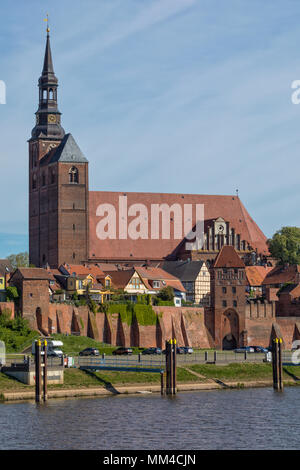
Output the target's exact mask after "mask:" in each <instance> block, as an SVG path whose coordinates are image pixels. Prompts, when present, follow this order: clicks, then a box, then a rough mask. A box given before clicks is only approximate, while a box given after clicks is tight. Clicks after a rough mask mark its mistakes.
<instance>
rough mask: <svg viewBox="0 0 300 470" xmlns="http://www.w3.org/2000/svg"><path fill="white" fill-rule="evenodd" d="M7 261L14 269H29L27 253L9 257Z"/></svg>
mask: <svg viewBox="0 0 300 470" xmlns="http://www.w3.org/2000/svg"><path fill="white" fill-rule="evenodd" d="M7 259H8V261H9V262H10V264H11V265H12V267H13V268H14V269H16V268H28V267H29V254H28V253H27V251H25V252H24V253H18V254H16V255H14V254H13V255H9V256H8V257H7Z"/></svg>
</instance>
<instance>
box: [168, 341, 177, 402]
mask: <svg viewBox="0 0 300 470" xmlns="http://www.w3.org/2000/svg"><path fill="white" fill-rule="evenodd" d="M176 389H177V384H176V339H170V341H166V394H167V395H176Z"/></svg>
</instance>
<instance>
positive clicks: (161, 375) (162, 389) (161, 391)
mask: <svg viewBox="0 0 300 470" xmlns="http://www.w3.org/2000/svg"><path fill="white" fill-rule="evenodd" d="M160 394H161V395H164V394H165V391H164V373H163V372H161V373H160Z"/></svg>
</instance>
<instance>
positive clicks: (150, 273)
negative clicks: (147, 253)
mask: <svg viewBox="0 0 300 470" xmlns="http://www.w3.org/2000/svg"><path fill="white" fill-rule="evenodd" d="M135 270H136V272H137V273H138V275H139V276H140V278H141V279H142V280H143V282H144V284H145V285H146V287H147V288H148V289H150V290H157V291H159V290H161V289H162V287H159V288H154V287H153V286H152V285H151V284H149V281H164V282H165V285H164V287H168V286H170V287H173V289H176V290H179V291H181V292H186V290H185V288H184V287H183V285H182V283H181V281H180V280H179V279H178V278H177V277H175V276H172V274H169V273H168V272H167V271H164V270H163V269H161V268H152V267H151V266H148V267H141V266H135Z"/></svg>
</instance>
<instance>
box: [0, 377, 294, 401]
mask: <svg viewBox="0 0 300 470" xmlns="http://www.w3.org/2000/svg"><path fill="white" fill-rule="evenodd" d="M272 385H273V384H272V381H270V380H262V381H248V382H226V383H224V382H220V383H217V382H209V383H186V384H178V386H177V390H178V392H187V391H200V390H217V389H219V390H220V389H237V388H252V387H253V388H254V387H271V386H272ZM285 385H295V382H294V381H293V380H288V381H285ZM147 393H160V386H159V385H135V386H132V385H128V386H120V387H117V386H116V387H114V389H113V390H111V389H106V388H99V387H98V388H74V389H62V390H49V391H48V398H49V399H50V398H74V397H96V396H109V395H137V394H147ZM34 398H35V395H34V391H29V392H27V391H19V392H2V394H1V399H2V400H3V401H17V400H34Z"/></svg>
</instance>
